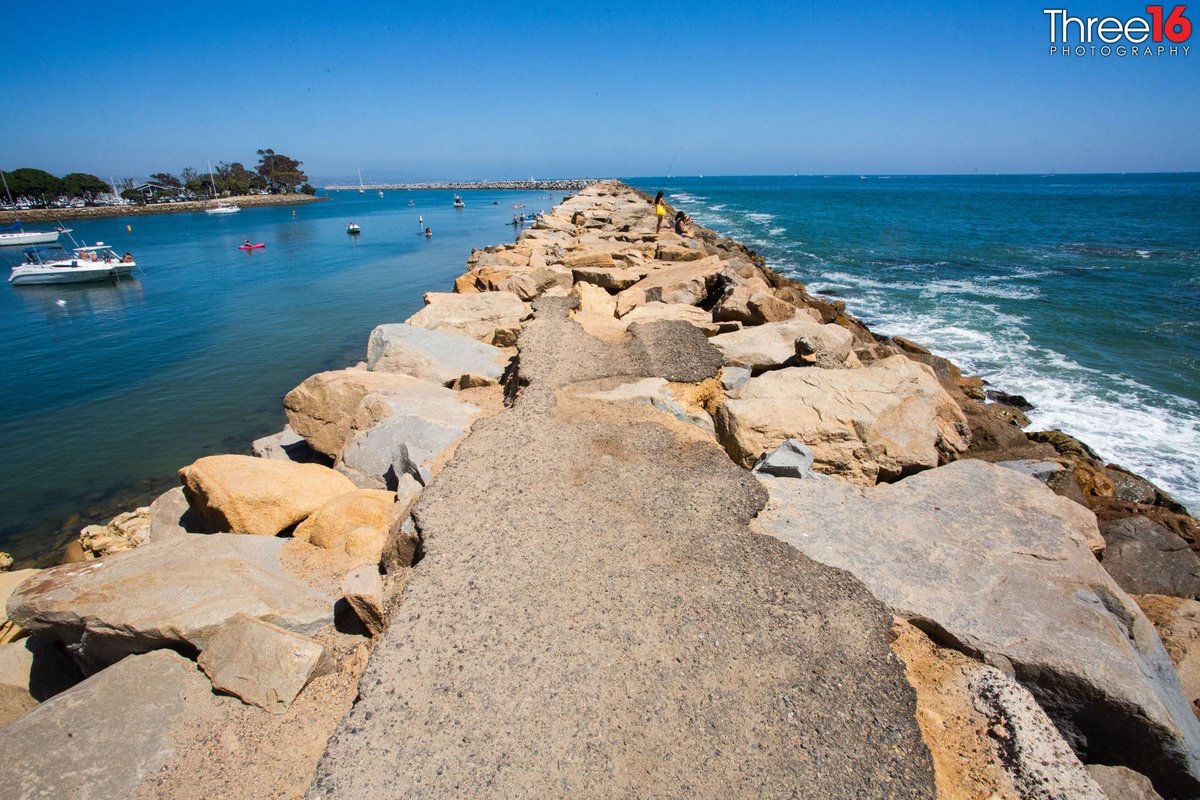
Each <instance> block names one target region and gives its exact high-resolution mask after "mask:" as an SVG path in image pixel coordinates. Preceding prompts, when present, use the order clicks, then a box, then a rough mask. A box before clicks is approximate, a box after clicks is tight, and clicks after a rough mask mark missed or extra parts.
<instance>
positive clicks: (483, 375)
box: [367, 324, 509, 387]
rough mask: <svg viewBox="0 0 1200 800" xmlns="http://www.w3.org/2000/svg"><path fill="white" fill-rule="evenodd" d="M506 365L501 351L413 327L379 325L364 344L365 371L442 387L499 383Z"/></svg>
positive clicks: (453, 335) (464, 337)
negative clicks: (404, 376)
mask: <svg viewBox="0 0 1200 800" xmlns="http://www.w3.org/2000/svg"><path fill="white" fill-rule="evenodd" d="M508 361H509V357H508V356H507V355H506V354H505V353H504V351H503V350H501V349H500V348H498V347H494V346H492V345H490V344H485V343H483V342H481V341H478V340H477V339H473V338H471V337H470V336H467V335H465V334H461V333H457V332H452V331H443V330H428V329H425V328H419V327H416V326H415V325H404V324H393V325H380V326H378V327H376V328H375V330H373V331H371V338H370V340H369V341H368V343H367V369H369V370H372V371H373V372H399V373H403V374H405V375H412V376H413V377H414V378H421V379H422V380H427V381H432V382H433V383H437V384H440V385H442V386H452V387H459V386H461V387H467V386H488V385H491V384H496V383H499V382H500V378H501V376H503V375H504V370H505V369H506V368H507V366H508Z"/></svg>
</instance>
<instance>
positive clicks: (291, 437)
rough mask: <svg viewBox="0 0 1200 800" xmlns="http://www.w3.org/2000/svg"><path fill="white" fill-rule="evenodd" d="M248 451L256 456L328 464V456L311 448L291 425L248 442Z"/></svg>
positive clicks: (298, 462) (301, 462)
mask: <svg viewBox="0 0 1200 800" xmlns="http://www.w3.org/2000/svg"><path fill="white" fill-rule="evenodd" d="M250 453H251V455H254V456H255V457H257V458H277V459H282V460H284V461H295V462H296V463H297V464H325V465H328V464H329V457H328V456H326V455H324V454H322V453H318V452H317V451H316V450H313V449H312V447H310V446H309V444H308V441H307V440H306V439H305V438H304V437H303V436H301V435H300V434H298V433H296V432H295V431H294V430H292V426H291V425H284V426H283V430H281V431H280V432H279V433H273V434H271V435H270V436H264V437H262V438H261V439H255V440H254V441H253V442H251V443H250Z"/></svg>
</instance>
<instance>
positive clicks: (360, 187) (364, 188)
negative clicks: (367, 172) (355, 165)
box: [358, 169, 367, 194]
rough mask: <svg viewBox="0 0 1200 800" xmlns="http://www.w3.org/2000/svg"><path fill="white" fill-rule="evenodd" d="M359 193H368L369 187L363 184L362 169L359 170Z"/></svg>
mask: <svg viewBox="0 0 1200 800" xmlns="http://www.w3.org/2000/svg"><path fill="white" fill-rule="evenodd" d="M358 193H359V194H366V193H367V187H366V186H363V181H362V170H361V169H360V170H359V171H358Z"/></svg>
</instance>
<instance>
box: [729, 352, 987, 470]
mask: <svg viewBox="0 0 1200 800" xmlns="http://www.w3.org/2000/svg"><path fill="white" fill-rule="evenodd" d="M720 338H722V337H721V336H717V337H715V338H714V339H713V340H711V341H714V342H715V341H716V339H720ZM716 423H717V438H718V440H719V441H720V442H721V444H722V445H723V446H724V447H725V449H726V450H727V451H728V452H729V454H730V456H731V457H732V458H733V460H734V461H736V462H738V463H739V464H742V465H743V466H745V467H751V466H753V464H754V462H755V461H756V460H757V459H758V457H759V456H761V455H762V454H763V453H766V452H768V451H770V450H774V449H775V448H776V447H778V446H779V445H780V444H782V443H783V442H784V441H785V440H787V439H798V440H800V441H801V442H803V443H804V444H806V445H808V447H809V449H810V450H811V451H812V454H813V458H814V461H815V468H816V470H817V471H818V472H823V473H825V474H830V475H839V476H842V477H844V478H846V479H848V480H851V481H854V482H856V483H865V484H873V483H875V482H877V481H886V480H894V479H895V478H898V477H901V476H903V475H907V474H910V473H912V472H916V471H919V470H922V469H928V468H930V467H935V466H937V465H938V463H939V461H941V460H945V459H947V458H951V457H953V456H954V455H955V454H957V453H959V452H962V451H964V450H966V448H967V442H966V439H965V432H966V420H965V418H964V417H963V415H962V412H961V411H960V410H959V408H958V405H957V404H956V403H955V402H954V400H953V399H952V398H951V397H950V396H949V395H948V394H946V391H945V390H944V389H943V388H942V387H941V385H940V384H939V383H938V381H937V379H936V378H935V377H933V373H931V372H930V371H929V369H928V368H926V367H923V366H921V365H919V364H914V363H913V362H911V361H909V360H908V359H906V358H904V357H903V356H894V357H892V358H888V359H885V360H883V361H879V362H877V363H875V364H872V365H870V366H869V367H863V368H862V369H847V370H827V369H811V368H808V367H790V368H787V369H781V370H778V371H775V372H767V373H764V374H762V375H760V376H758V377H757V378H752V379H751V380H750V381H749V382H747V383H746V384H745V385H744V386H742V387H741V388H740V389H739V390H738V393H737V397H736V398H729V399H727V400H725V401H724V402H723V403H722V404H721V406H720V407H719V408H718V411H717V418H716Z"/></svg>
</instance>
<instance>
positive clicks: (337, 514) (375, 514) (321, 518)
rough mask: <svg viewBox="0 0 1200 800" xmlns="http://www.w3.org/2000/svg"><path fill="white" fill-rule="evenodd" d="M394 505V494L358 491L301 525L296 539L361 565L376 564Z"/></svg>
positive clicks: (332, 502) (337, 499)
mask: <svg viewBox="0 0 1200 800" xmlns="http://www.w3.org/2000/svg"><path fill="white" fill-rule="evenodd" d="M395 504H396V494H395V493H394V492H389V491H385V490H383V489H358V490H356V491H353V492H349V493H347V494H342V495H338V496H337V497H334V498H331V499H330V500H328V501H326V503H325V504H324V505H322V506H321V507H320V508H318V509H317V510H316V511H314V512H313V513H312V514H311V515H310V516H309V517H308V519H306V520H304V522H301V523H300V524H299V525H298V526H297V527H296V533H295V538H297V539H299V540H301V541H305V542H310V543H311V544H313V545H316V546H317V547H324V548H325V549H327V550H339V551H341V552H344V553H346V555H349V556H353V557H355V558H361V559H362V561H363V563H376V564H377V563H379V556H380V553H381V552H382V551H383V545H384V542H385V541H387V535H388V525H389V524H390V522H391V518H390V516H389V514H390V512H391V510H392V507H393V506H394V505H395Z"/></svg>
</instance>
